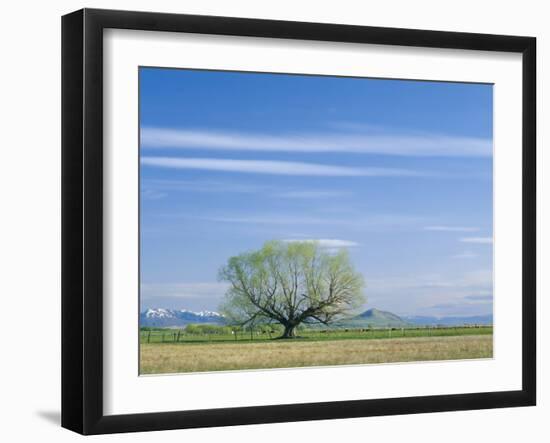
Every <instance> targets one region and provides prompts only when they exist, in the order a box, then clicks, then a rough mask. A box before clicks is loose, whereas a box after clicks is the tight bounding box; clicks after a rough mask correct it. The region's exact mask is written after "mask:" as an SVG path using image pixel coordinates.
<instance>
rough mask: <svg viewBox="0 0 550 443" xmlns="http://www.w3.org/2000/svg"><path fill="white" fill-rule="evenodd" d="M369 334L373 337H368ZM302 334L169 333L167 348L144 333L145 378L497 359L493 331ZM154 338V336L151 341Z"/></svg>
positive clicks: (309, 332)
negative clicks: (175, 337) (218, 335)
mask: <svg viewBox="0 0 550 443" xmlns="http://www.w3.org/2000/svg"><path fill="white" fill-rule="evenodd" d="M453 331H454V332H453ZM157 332H158V331H157ZM171 333H173V332H171ZM369 333H371V336H368V334H369ZM377 333H380V334H384V338H379V337H377ZM390 333H391V334H392V337H391V338H390V337H389V334H390ZM308 334H309V335H308ZM414 334H417V335H414ZM428 334H432V335H428ZM301 335H302V337H303V338H301V339H294V340H269V339H268V338H255V339H254V340H250V337H249V338H248V339H245V338H244V337H241V338H240V339H238V340H235V339H234V338H229V339H228V337H226V338H225V339H222V338H218V339H215V338H212V337H211V338H210V340H208V339H205V338H204V337H203V339H202V340H199V338H198V337H195V338H196V340H187V339H188V337H185V338H182V337H181V335H180V342H175V341H174V340H173V341H172V342H168V341H167V336H166V332H165V342H164V343H162V342H160V341H159V342H150V343H147V342H146V338H145V339H144V334H143V333H142V343H141V352H140V368H141V373H142V374H163V373H178V372H205V371H227V370H242V369H264V368H290V367H304V366H333V365H350V364H368V363H391V362H407V361H429V360H456V359H473V358H490V357H492V355H493V335H492V328H490V327H487V328H441V329H433V330H432V331H428V330H419V329H412V330H411V329H404V330H400V329H399V330H394V331H391V332H390V331H388V330H374V331H367V332H364V331H363V332H358V331H348V332H345V331H334V332H330V333H321V332H318V331H317V332H311V331H306V332H304V333H303V334H301ZM403 335H404V336H403ZM151 337H152V334H151V336H150V337H149V339H151Z"/></svg>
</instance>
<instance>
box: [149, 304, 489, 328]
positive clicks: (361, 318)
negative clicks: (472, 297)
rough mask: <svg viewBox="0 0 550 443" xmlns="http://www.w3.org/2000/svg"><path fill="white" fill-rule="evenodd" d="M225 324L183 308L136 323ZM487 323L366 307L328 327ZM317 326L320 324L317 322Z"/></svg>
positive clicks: (473, 318) (486, 317)
mask: <svg viewBox="0 0 550 443" xmlns="http://www.w3.org/2000/svg"><path fill="white" fill-rule="evenodd" d="M199 323H200V324H216V325H223V324H225V318H224V316H223V315H222V314H220V313H218V312H214V311H199V312H194V311H188V310H186V309H181V310H175V309H163V308H156V309H147V310H146V311H145V312H142V313H141V314H140V326H149V327H183V326H186V325H188V324H199ZM474 324H475V325H491V324H493V315H492V314H489V315H478V316H470V317H429V316H410V317H399V316H398V315H395V314H393V313H391V312H388V311H382V310H380V309H375V308H373V309H369V310H367V311H365V312H363V313H361V314H359V315H357V316H355V317H352V318H349V319H346V320H340V321H338V322H336V323H334V324H333V325H332V326H331V327H335V328H406V327H411V326H462V325H474ZM318 327H324V326H323V325H319V326H318Z"/></svg>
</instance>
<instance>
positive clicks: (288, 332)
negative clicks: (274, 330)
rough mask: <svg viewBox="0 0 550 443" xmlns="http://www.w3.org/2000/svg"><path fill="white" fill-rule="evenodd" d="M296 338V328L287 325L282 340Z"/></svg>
mask: <svg viewBox="0 0 550 443" xmlns="http://www.w3.org/2000/svg"><path fill="white" fill-rule="evenodd" d="M294 337H296V326H295V325H285V331H284V332H283V335H282V336H281V338H294Z"/></svg>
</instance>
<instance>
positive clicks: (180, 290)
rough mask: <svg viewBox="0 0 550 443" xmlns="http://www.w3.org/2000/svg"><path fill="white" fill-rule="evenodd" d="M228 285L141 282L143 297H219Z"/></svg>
mask: <svg viewBox="0 0 550 443" xmlns="http://www.w3.org/2000/svg"><path fill="white" fill-rule="evenodd" d="M228 287H229V285H228V284H227V283H217V282H201V283H142V284H141V295H142V296H143V297H148V298H154V297H178V298H204V297H207V298H208V297H220V296H222V295H223V294H224V293H225V291H226V290H227V288H228Z"/></svg>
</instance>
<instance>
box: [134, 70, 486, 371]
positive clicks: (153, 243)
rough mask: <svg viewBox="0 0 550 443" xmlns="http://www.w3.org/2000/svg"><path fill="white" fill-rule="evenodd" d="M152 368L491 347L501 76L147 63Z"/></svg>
mask: <svg viewBox="0 0 550 443" xmlns="http://www.w3.org/2000/svg"><path fill="white" fill-rule="evenodd" d="M139 183H140V186H139V193H140V195H139V200H140V201H139V208H140V209H139V212H140V214H139V217H140V222H139V223H140V225H139V243H140V246H139V247H140V294H139V297H140V300H139V332H138V331H136V333H139V346H140V349H139V360H140V361H139V371H140V375H152V374H175V373H190V372H194V373H196V372H210V371H239V370H267V369H280V368H305V367H326V366H340V365H365V364H384V363H408V362H427V361H435V360H438V361H444V360H472V359H490V358H492V357H493V301H494V300H493V85H492V84H488V83H465V82H443V81H426V80H415V79H384V78H362V77H344V76H327V75H311V74H308V75H306V74H294V73H293V74H286V73H264V72H241V71H217V70H198V69H173V68H165V67H156V66H155V67H147V66H140V67H139Z"/></svg>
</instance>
